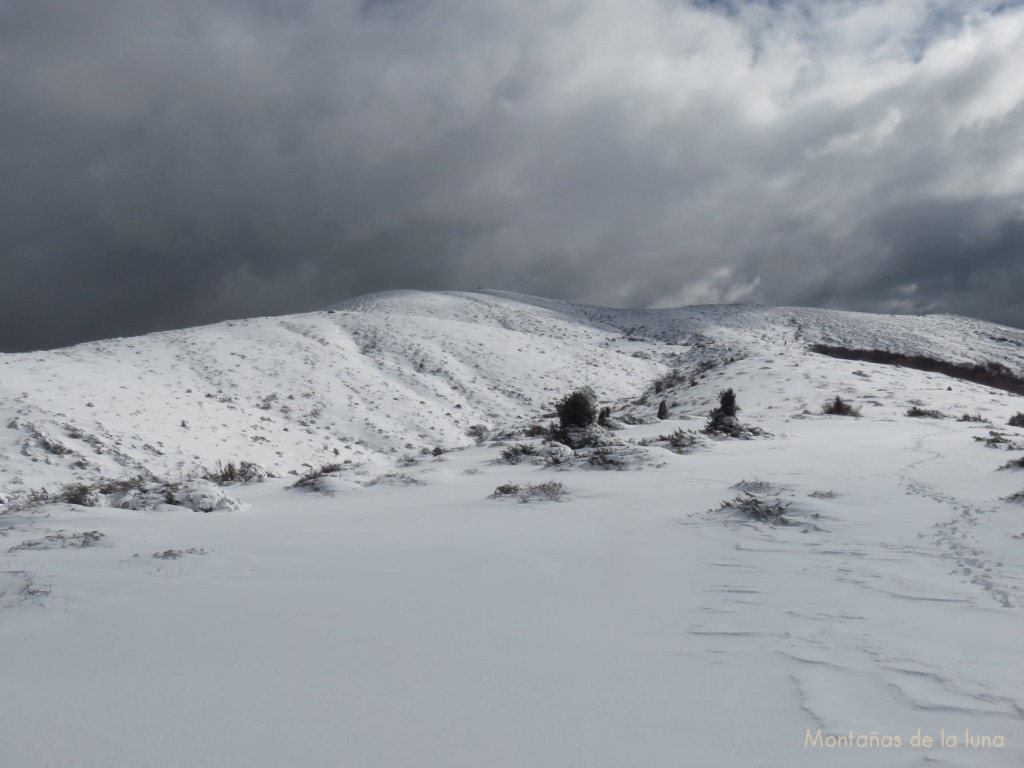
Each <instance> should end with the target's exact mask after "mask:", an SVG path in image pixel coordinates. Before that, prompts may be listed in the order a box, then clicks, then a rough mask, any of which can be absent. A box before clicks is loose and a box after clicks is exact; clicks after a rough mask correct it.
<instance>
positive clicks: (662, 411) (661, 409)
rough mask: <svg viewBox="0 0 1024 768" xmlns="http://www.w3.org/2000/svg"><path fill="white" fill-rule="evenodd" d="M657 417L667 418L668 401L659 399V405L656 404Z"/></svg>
mask: <svg viewBox="0 0 1024 768" xmlns="http://www.w3.org/2000/svg"><path fill="white" fill-rule="evenodd" d="M658 418H659V419H667V418H668V403H667V402H665V401H664V400H662V401H661V405H659V406H658Z"/></svg>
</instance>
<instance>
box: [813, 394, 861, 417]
mask: <svg viewBox="0 0 1024 768" xmlns="http://www.w3.org/2000/svg"><path fill="white" fill-rule="evenodd" d="M821 412H822V413H824V414H826V415H829V416H860V408H855V407H854V406H852V405H851V404H850V403H848V402H846V401H845V400H843V398H841V397H840V396H839V395H836V396H835V399H833V400H828V401H826V402H825V404H824V405H823V406H821Z"/></svg>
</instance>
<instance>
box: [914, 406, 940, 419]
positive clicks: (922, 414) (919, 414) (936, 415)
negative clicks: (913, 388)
mask: <svg viewBox="0 0 1024 768" xmlns="http://www.w3.org/2000/svg"><path fill="white" fill-rule="evenodd" d="M907 416H910V417H911V418H916V419H944V418H946V414H944V413H943V412H942V411H934V410H931V409H930V408H919V407H918V406H916V405H915V406H914V407H912V408H908V409H907Z"/></svg>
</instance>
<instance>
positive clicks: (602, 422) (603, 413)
mask: <svg viewBox="0 0 1024 768" xmlns="http://www.w3.org/2000/svg"><path fill="white" fill-rule="evenodd" d="M611 417H612V409H611V408H609V407H608V406H607V405H606V406H605V407H604V408H602V409H601V410H600V412H599V413H598V414H597V424H598V426H600V427H607V426H608V419H610V418H611Z"/></svg>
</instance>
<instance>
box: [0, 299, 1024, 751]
mask: <svg viewBox="0 0 1024 768" xmlns="http://www.w3.org/2000/svg"><path fill="white" fill-rule="evenodd" d="M814 342H823V343H827V344H838V345H844V346H849V347H864V348H876V349H886V350H889V351H894V352H901V353H904V354H926V355H929V356H931V357H935V358H940V359H944V360H948V361H951V362H973V363H985V362H998V363H1001V364H1003V365H1006V366H1007V367H1009V368H1010V369H1011V370H1013V371H1015V372H1016V373H1017V374H1018V375H1019V374H1020V373H1021V372H1022V370H1024V332H1022V331H1020V330H1016V329H1012V328H1006V327H1002V326H997V325H993V324H990V323H984V322H981V321H977V320H972V319H968V318H962V317H954V316H948V315H940V316H921V317H910V316H879V315H868V314H859V313H852V312H834V311H826V310H814V309H801V308H766V307H750V306H707V307H688V308H682V309H676V310H658V311H642V310H616V309H607V308H602V307H594V306H586V305H574V304H568V303H565V302H558V301H551V300H547V299H540V298H535V297H529V296H522V295H517V294H511V293H504V292H496V291H483V292H443V293H425V292H415V291H399V292H389V293H385V294H374V295H371V296H366V297H361V298H359V299H354V300H351V301H347V302H344V303H342V304H339V305H337V306H336V307H333V308H331V309H330V310H325V311H323V312H317V313H309V314H303V315H293V316H288V317H275V318H258V319H251V320H240V321H232V322H227V323H220V324H217V325H211V326H206V327H202V328H194V329H189V330H184V331H173V332H166V333H158V334H152V335H149V336H144V337H139V338H130V339H114V340H109V341H102V342H95V343H89V344H83V345H79V346H76V347H71V348H68V349H62V350H55V351H49V352H36V353H26V354H7V355H0V684H2V691H3V695H2V697H0V702H2V704H0V766H2V767H3V768H51V767H52V768H58V767H59V768H67V767H69V766H74V767H75V768H79V767H83V768H84V767H87V766H97V767H102V768H120V767H121V766H124V767H125V768H127V767H129V766H131V767H133V768H140V767H147V766H153V767H156V766H160V767H164V766H166V767H167V768H172V767H173V768H184V767H187V766H211V767H212V766H217V767H220V766H225V767H235V766H238V767H239V768H242V767H243V766H244V767H245V768H263V767H266V768H281V767H282V766H304V767H307V766H308V767H310V768H316V767H319V766H325V767H326V766H332V767H334V766H346V767H347V766H353V767H359V768H362V767H364V766H366V767H368V766H373V767H376V766H387V767H389V768H390V767H393V768H405V767H406V766H410V767H411V766H417V767H418V766H438V767H444V768H460V767H462V766H465V767H466V768H469V767H470V766H472V767H473V768H477V767H478V766H496V767H498V766H508V767H510V768H512V767H516V768H518V767H520V766H522V767H527V766H529V767H534V766H538V767H547V766H550V767H551V768H555V767H556V766H558V767H563V766H580V767H583V766H586V767H587V768H591V767H597V768H600V767H603V766H608V767H609V768H610V767H611V766H616V767H621V766H652V767H654V768H661V767H663V766H664V767H665V768H667V767H668V766H673V767H676V766H682V765H695V766H725V767H726V768H731V767H733V766H735V767H737V768H740V767H745V766H763V767H768V766H770V767H772V768H775V767H778V768H792V767H797V768H799V767H801V766H823V765H824V766H908V767H909V766H943V767H945V766H964V767H965V768H967V767H970V768H975V767H980V768H986V767H988V766H1014V765H1021V764H1024V662H1022V661H1021V639H1022V637H1024V505H1022V504H1020V503H1015V502H1012V501H1007V500H1005V499H1006V497H1007V496H1009V495H1011V494H1013V493H1016V492H1018V491H1021V489H1022V488H1024V469H1004V470H999V469H998V467H1000V466H1001V465H1003V464H1004V463H1005V462H1007V461H1008V460H1009V459H1014V458H1018V457H1020V456H1021V452H1022V451H1024V430H1022V429H1018V428H1013V427H1009V426H1006V422H1007V420H1008V419H1009V417H1010V416H1012V415H1013V414H1015V413H1016V412H1018V411H1021V410H1024V401H1022V399H1021V398H1020V397H1019V396H1016V395H1012V394H1009V393H1007V392H1003V391H999V390H995V389H990V388H987V387H983V386H980V385H976V384H972V383H968V382H965V381H962V380H958V379H952V378H949V377H947V376H943V375H941V374H938V373H924V372H921V371H916V370H910V369H906V368H899V367H893V366H885V365H877V364H871V363H865V362H855V361H845V360H837V359H833V358H829V357H824V356H821V355H817V354H814V353H812V352H810V351H808V346H809V345H810V344H811V343H814ZM673 370H676V371H678V372H679V373H678V377H677V378H676V379H674V380H669V379H663V380H664V381H665V382H666V386H665V387H664V389H663V391H661V392H659V393H657V394H656V393H655V392H654V389H653V385H654V381H655V380H656V379H659V378H662V377H666V375H667V374H670V373H671V372H672V371H673ZM584 385H586V386H590V387H592V388H593V390H594V391H595V392H596V393H597V396H598V398H599V400H600V402H601V404H602V405H607V406H610V407H611V408H612V412H613V416H615V417H616V418H618V419H625V420H627V421H629V420H633V421H643V420H646V421H649V422H652V423H646V424H638V425H636V426H625V427H624V428H622V429H619V430H616V431H614V432H611V433H610V434H609V435H608V436H607V441H606V442H607V443H608V446H609V447H608V448H607V449H606V450H607V452H608V453H609V454H610V455H611V456H612V457H614V458H617V460H618V461H619V462H620V464H621V466H618V467H616V466H614V465H613V466H608V465H601V464H600V463H599V462H598V463H591V461H590V460H589V459H590V458H594V457H593V456H592V451H588V450H586V449H582V450H579V451H577V453H576V455H575V456H574V457H568V456H567V455H566V454H565V452H564V451H561V452H560V453H558V452H556V453H555V454H554V456H553V458H555V459H557V460H560V461H561V463H558V464H555V463H552V461H551V460H549V459H547V458H545V457H546V456H547V455H550V454H552V451H551V450H550V449H547V450H545V449H544V447H543V446H542V444H541V440H540V439H539V438H528V437H524V436H522V435H521V433H520V430H522V429H523V428H524V427H526V426H528V425H530V424H537V423H541V424H543V423H547V421H549V420H550V414H551V412H552V410H553V403H554V401H555V400H557V399H558V398H559V397H560V396H562V395H564V394H567V393H568V392H569V391H571V390H572V389H574V388H577V387H580V386H584ZM726 387H732V388H734V389H735V390H736V392H737V397H738V402H739V405H740V408H741V409H742V410H741V412H740V414H739V416H740V420H741V421H743V422H744V423H747V424H750V425H751V426H756V427H760V428H761V429H763V430H765V431H766V432H767V433H768V434H766V435H765V436H762V437H755V438H753V439H750V440H735V439H713V438H706V437H703V436H701V437H700V438H699V439H698V440H697V441H696V442H695V444H694V445H693V446H692V447H690V448H689V449H687V452H686V453H676V452H673V451H671V450H669V448H668V444H667V443H665V442H664V441H658V439H657V438H658V437H659V436H661V435H667V434H669V433H671V432H673V431H674V430H676V429H682V430H699V429H700V428H701V427H702V426H703V423H704V418H705V417H706V415H707V413H708V411H709V409H710V408H711V407H713V405H715V404H716V402H717V394H718V393H719V391H720V390H722V389H724V388H726ZM835 395H841V396H842V397H843V398H844V399H848V400H849V401H851V402H852V403H854V404H855V405H857V406H859V407H860V408H861V412H862V416H861V417H860V418H849V417H840V416H824V415H821V405H822V404H823V402H824V401H826V400H827V399H830V398H832V397H834V396H835ZM662 398H664V399H665V400H666V401H667V403H668V405H669V408H670V418H669V419H667V420H666V421H662V422H658V421H657V420H656V419H655V418H654V414H655V412H656V411H657V407H658V404H659V402H660V401H661V399H662ZM911 405H919V406H921V407H925V408H928V409H936V410H939V411H941V412H943V413H944V414H946V415H947V418H944V419H929V418H910V417H907V416H906V415H905V413H906V410H907V409H908V408H909V407H910V406H911ZM965 413H969V414H978V415H979V416H980V417H981V418H983V419H987V420H988V421H989V422H990V423H982V422H969V421H958V420H957V417H959V416H961V415H962V414H965ZM545 414H547V416H545ZM630 417H632V418H630ZM478 424H482V425H484V428H478V430H477V431H478V433H483V432H484V431H489V433H490V434H489V437H487V438H485V439H482V440H479V441H478V440H477V439H476V438H475V437H472V436H469V435H467V430H469V428H470V427H471V426H473V425H478ZM990 430H998V431H999V432H1001V433H1003V435H1004V437H1003V438H1002V439H1003V440H1004V441H1005V442H1002V443H1000V444H999V445H998V446H996V447H995V448H992V447H987V446H986V445H985V444H984V443H983V442H981V441H980V440H976V439H975V438H986V437H989V436H990ZM512 443H529V444H531V445H533V446H535V447H536V449H537V454H536V455H535V456H525V457H523V460H522V461H521V462H520V463H518V464H510V463H508V462H507V461H504V460H503V459H502V457H501V451H502V449H503V448H504V447H507V446H508V445H510V444H512ZM1007 447H1009V448H1011V449H1012V450H1007ZM434 448H440V449H442V450H443V453H442V452H439V453H440V455H433V454H432V453H431V451H432V450H433V449H434ZM242 460H245V461H251V462H254V463H256V464H258V465H260V467H262V468H265V469H266V470H268V471H269V472H270V473H271V474H273V475H275V476H276V477H271V478H268V479H265V480H263V481H262V482H248V483H238V484H232V485H226V486H216V485H213V484H212V483H209V482H208V481H204V480H202V479H201V477H200V475H201V474H202V473H203V472H204V470H213V469H215V468H216V466H217V463H218V462H221V463H222V465H223V464H226V463H227V462H236V463H237V462H239V461H242ZM328 463H334V464H338V465H340V466H341V469H340V470H338V471H336V472H331V473H329V474H328V475H326V476H325V477H322V478H320V479H319V480H317V481H316V482H314V483H312V484H311V488H309V489H295V488H289V487H288V486H289V485H291V484H292V483H294V482H295V481H296V480H297V479H298V477H297V474H303V473H305V472H307V471H308V470H310V469H315V468H318V467H320V466H321V465H323V464H328ZM293 473H295V474H293ZM258 474H259V473H258V472H257V473H256V476H258ZM138 475H142V476H144V477H145V478H146V482H147V485H145V487H144V488H142V489H141V490H130V491H123V490H120V491H118V492H116V493H115V492H113V491H111V492H110V493H104V494H99V493H98V492H97V491H96V490H95V488H94V489H93V491H92V492H91V496H90V501H91V502H92V503H99V504H101V506H78V505H74V504H69V503H42V504H32V503H30V498H29V497H30V494H31V492H33V491H36V492H37V495H36V501H38V500H39V496H38V491H40V489H43V488H45V489H47V490H48V491H50V492H51V493H53V492H56V491H58V490H59V489H60V487H61V486H62V485H63V484H66V483H86V484H96V486H97V487H98V485H99V484H100V481H110V480H126V479H128V478H131V477H134V476H138ZM546 482H556V483H561V484H562V485H563V487H564V490H565V491H566V493H565V495H564V496H562V497H561V499H560V500H558V501H551V500H545V499H544V495H543V493H539V492H538V493H528V492H527V491H526V490H525V489H526V486H528V485H538V484H541V483H546ZM161 483H163V485H161ZM167 483H173V484H174V485H173V486H167V485H166V484H167ZM509 483H511V484H517V485H519V486H520V487H521V488H522V489H523V491H522V493H520V494H519V495H512V494H509V495H505V496H498V497H492V492H494V491H495V489H496V488H497V487H498V486H501V485H503V484H509ZM163 487H167V488H168V489H169V492H168V493H164V492H163V491H161V490H160V489H161V488H163ZM744 492H749V493H753V494H754V495H755V496H757V497H758V498H759V499H762V500H763V501H764V502H766V503H772V502H774V501H776V500H777V501H780V502H782V503H783V504H789V506H788V508H787V509H786V511H785V517H786V518H787V519H788V521H789V524H788V525H784V524H781V522H780V523H778V524H774V525H773V524H770V523H768V522H760V521H757V520H754V519H751V518H750V517H747V516H745V515H743V514H742V513H741V512H737V511H733V510H729V509H720V508H719V505H720V503H721V502H723V501H725V500H729V499H733V498H735V497H736V496H738V495H742V494H743V493H744ZM522 499H527V501H522ZM104 505H109V506H104ZM121 507H128V508H121ZM819 730H820V741H818V738H819V736H818V734H819ZM918 734H919V735H920V736H921V737H930V738H931V739H933V743H932V745H931V746H930V747H929V746H924V745H923V744H921V743H920V742H916V741H915V739H914V737H915V736H917V735H918ZM943 734H944V735H945V739H946V741H945V744H943V743H942V742H941V741H940V739H941V738H942V736H943ZM896 739H898V740H899V742H898V744H897V742H896ZM952 739H955V740H956V745H955V746H954V744H953V741H952ZM886 745H887V746H886Z"/></svg>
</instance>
